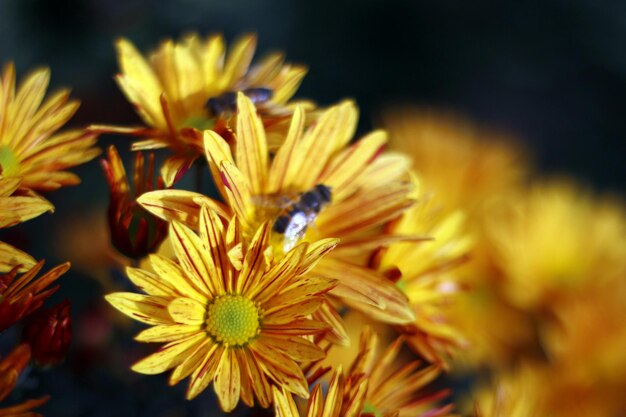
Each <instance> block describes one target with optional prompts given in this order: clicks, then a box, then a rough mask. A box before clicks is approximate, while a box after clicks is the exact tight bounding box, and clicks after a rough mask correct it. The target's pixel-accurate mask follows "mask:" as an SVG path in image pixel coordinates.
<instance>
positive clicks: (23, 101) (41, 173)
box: [0, 63, 100, 191]
mask: <svg viewBox="0 0 626 417" xmlns="http://www.w3.org/2000/svg"><path fill="white" fill-rule="evenodd" d="M49 79H50V71H48V70H47V69H40V70H36V71H34V72H33V73H31V74H30V75H29V76H28V77H27V78H26V79H25V80H24V81H23V82H22V83H21V84H20V86H19V88H18V89H17V91H16V89H15V68H14V66H13V64H12V63H9V64H8V65H6V66H5V67H4V71H3V73H2V80H1V81H0V169H1V171H0V176H2V178H21V183H20V187H22V188H27V189H30V190H35V191H50V190H55V189H57V188H59V187H62V186H66V185H75V184H78V183H79V182H80V179H79V178H78V177H77V176H76V175H75V174H73V173H71V172H68V171H64V170H65V169H67V168H71V167H73V166H76V165H79V164H82V163H84V162H87V161H89V160H91V159H93V158H94V157H96V156H97V155H98V154H99V153H100V150H99V149H97V148H94V147H93V145H94V144H95V142H96V138H97V135H96V134H95V133H87V132H85V131H83V130H69V131H66V132H62V133H56V131H57V130H58V129H60V128H61V127H62V126H63V125H64V124H65V123H67V121H68V120H69V119H70V118H71V117H72V115H73V114H74V113H75V112H76V110H77V109H78V106H79V103H78V102H77V101H75V100H69V94H70V93H69V90H61V91H59V92H57V93H55V94H54V95H52V97H49V98H48V99H47V100H45V101H43V100H44V96H45V94H46V89H47V87H48V81H49ZM68 100H69V101H68ZM42 102H43V103H42ZM55 133H56V134H55Z"/></svg>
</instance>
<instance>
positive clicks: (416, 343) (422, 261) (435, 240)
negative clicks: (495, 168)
mask: <svg viewBox="0 0 626 417" xmlns="http://www.w3.org/2000/svg"><path fill="white" fill-rule="evenodd" d="M412 181H413V183H414V184H415V189H414V191H413V198H415V199H416V200H417V201H418V203H417V204H415V205H413V206H412V207H410V208H409V209H408V210H406V211H405V212H404V213H403V214H402V216H401V217H400V218H399V219H398V220H396V221H394V222H392V223H391V224H390V226H389V232H390V233H391V234H393V235H423V236H430V237H431V238H432V240H430V241H426V242H400V243H394V244H391V245H390V246H389V248H388V249H387V250H385V251H384V252H383V253H382V256H381V257H380V260H379V269H380V270H381V271H383V272H384V273H385V275H387V276H389V277H394V276H395V278H398V281H397V285H398V287H399V288H401V289H402V291H403V292H404V294H406V296H407V297H408V299H409V302H410V304H411V307H412V308H413V310H414V312H415V317H416V319H415V321H413V322H412V323H409V324H406V325H403V326H398V330H399V331H400V332H401V333H403V334H404V335H405V336H406V338H407V342H408V343H409V344H410V345H411V347H412V348H413V349H414V350H415V351H416V352H417V353H419V354H420V355H421V356H422V357H424V358H425V359H426V360H428V361H430V362H437V363H440V364H442V365H446V363H447V358H448V357H449V356H450V355H452V354H453V353H454V350H455V348H457V347H459V346H461V345H463V344H464V343H465V342H464V340H465V338H464V336H463V335H462V334H461V332H460V330H459V328H457V327H455V326H453V325H451V324H450V323H449V321H448V319H447V317H446V316H447V314H448V307H449V305H450V304H451V303H452V302H455V300H456V298H457V297H456V294H457V292H458V290H459V282H458V281H459V277H458V276H457V274H458V272H457V271H458V268H457V267H458V266H459V265H460V264H462V263H463V262H465V261H466V260H467V256H468V253H469V251H470V249H471V247H472V239H471V238H470V237H469V236H468V233H467V230H466V229H467V225H466V224H465V223H466V222H465V215H464V213H463V212H461V211H460V210H459V211H456V212H453V213H451V214H446V213H445V212H442V209H441V207H440V206H439V205H438V201H437V198H436V196H433V195H429V194H428V193H427V192H424V191H423V190H422V185H421V184H420V181H419V180H418V178H417V176H415V175H413V176H412Z"/></svg>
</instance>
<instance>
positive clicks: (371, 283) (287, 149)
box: [139, 93, 415, 323]
mask: <svg viewBox="0 0 626 417" xmlns="http://www.w3.org/2000/svg"><path fill="white" fill-rule="evenodd" d="M237 107H238V111H239V114H238V116H237V126H236V129H235V150H234V154H233V153H232V152H231V149H230V147H229V145H228V144H227V143H226V142H225V141H224V139H223V138H222V137H220V136H219V135H217V134H216V133H215V132H213V131H209V130H207V131H205V132H204V146H205V152H206V156H207V160H208V163H209V167H210V169H211V172H212V174H213V178H214V180H215V182H216V184H217V186H218V188H219V190H220V192H221V194H222V196H223V197H224V199H225V200H226V202H227V203H228V206H229V207H230V209H231V210H232V211H233V212H234V213H235V214H236V215H237V217H238V218H239V219H240V220H241V226H242V233H243V235H244V236H247V237H248V238H249V237H250V236H251V235H252V234H253V232H254V231H255V230H256V228H257V227H258V225H259V224H262V223H263V222H266V221H272V222H273V226H272V229H273V230H272V243H273V247H274V253H275V255H276V256H280V254H281V253H284V252H288V251H289V249H291V247H293V246H294V245H295V244H297V243H298V242H300V241H310V242H314V241H316V240H318V239H320V238H330V237H333V238H340V239H341V243H340V245H339V246H338V247H337V249H336V250H335V251H333V252H332V253H331V254H330V256H327V257H325V258H324V259H322V260H321V261H320V263H319V264H318V266H317V267H316V268H315V275H318V276H323V277H326V278H329V279H336V280H338V282H339V283H338V285H337V287H336V288H335V289H334V290H333V291H332V295H333V296H336V297H338V298H340V299H341V301H342V302H343V303H345V304H347V305H349V306H350V307H353V308H356V309H358V310H361V311H364V312H365V313H367V314H369V315H370V316H371V317H374V318H376V319H378V320H381V321H385V322H389V323H408V322H410V321H412V320H413V319H414V316H413V312H412V310H411V308H410V306H409V305H408V302H407V299H406V297H405V296H404V295H403V294H402V292H401V291H400V290H399V289H398V288H397V287H396V286H395V285H394V284H393V283H392V282H390V281H389V280H388V279H387V278H385V277H384V276H383V275H382V274H380V273H378V272H377V271H375V270H373V269H371V268H369V267H368V265H367V256H368V254H371V253H373V251H374V250H375V249H376V248H378V247H381V246H384V245H386V244H388V243H389V242H394V241H398V240H402V239H413V238H415V237H413V236H411V237H407V236H397V235H390V234H388V233H386V232H385V231H384V230H383V225H384V224H385V223H386V222H388V221H389V220H391V219H393V218H396V217H398V216H399V215H400V214H401V213H402V212H403V211H404V210H405V209H406V208H407V207H409V206H410V205H411V204H413V200H412V198H411V196H410V195H409V193H410V190H411V188H412V186H411V184H410V183H409V182H408V181H405V180H404V179H403V178H404V176H405V175H406V172H407V168H408V166H407V161H406V159H404V158H402V157H401V156H397V155H386V154H382V155H381V150H382V148H383V146H384V144H385V142H386V134H385V133H384V132H382V131H376V132H373V133H371V134H369V135H367V136H366V137H364V138H363V139H361V140H359V141H357V142H356V143H354V144H352V145H349V142H350V139H351V138H352V135H353V133H354V130H355V128H356V122H357V110H356V108H355V106H354V104H353V103H352V102H350V101H347V102H344V103H341V104H339V105H337V106H334V107H332V108H330V109H328V110H326V111H325V112H323V114H322V115H321V116H320V118H319V120H318V121H317V122H316V123H315V124H314V125H313V126H311V127H309V128H308V129H306V130H305V129H304V118H305V116H304V110H303V109H302V108H301V107H297V108H296V110H295V112H294V115H293V118H292V119H291V124H290V127H289V132H288V134H287V136H286V138H285V140H284V143H283V145H282V146H280V147H279V148H278V150H277V151H276V153H275V154H273V153H271V152H270V151H269V150H268V143H267V136H266V131H265V129H264V128H263V124H262V121H261V118H260V117H259V116H258V115H257V111H256V109H255V106H254V104H253V102H252V101H251V100H250V99H249V98H247V97H246V96H244V95H243V94H241V93H240V94H239V97H238V103H237ZM193 195H194V194H190V195H189V196H188V198H187V202H188V204H186V205H185V206H184V207H182V208H180V207H181V203H180V199H178V198H177V197H174V198H173V197H170V195H168V192H167V191H162V192H152V193H146V194H144V195H143V196H142V197H141V198H140V199H139V202H140V203H141V204H142V205H143V206H144V207H146V208H147V209H148V210H150V211H152V212H153V213H155V214H156V215H158V216H161V217H164V218H167V219H171V218H174V219H181V220H182V219H183V218H186V219H187V220H191V219H193V216H191V215H190V214H189V213H190V212H191V213H193V212H194V211H195V212H197V211H198V206H197V205H196V207H195V209H193V205H194V204H193V201H192V200H191V197H190V196H193ZM196 196H197V195H196ZM195 198H199V197H195ZM190 226H192V227H197V224H193V223H190ZM305 232H306V233H305ZM325 314H326V316H327V318H328V319H329V320H333V321H335V322H337V321H338V319H339V318H338V316H337V314H336V313H335V312H334V311H333V310H332V309H330V308H329V309H326V310H325Z"/></svg>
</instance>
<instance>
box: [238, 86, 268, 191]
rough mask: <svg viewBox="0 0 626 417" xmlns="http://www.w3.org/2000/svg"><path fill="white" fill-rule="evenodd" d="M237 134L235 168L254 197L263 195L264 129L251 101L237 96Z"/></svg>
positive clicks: (241, 95) (264, 163)
mask: <svg viewBox="0 0 626 417" xmlns="http://www.w3.org/2000/svg"><path fill="white" fill-rule="evenodd" d="M237 109H238V111H239V113H238V115H237V134H236V144H235V146H236V150H235V157H236V160H237V168H239V170H240V172H241V174H242V175H243V176H244V178H246V182H247V183H248V185H249V186H250V191H251V192H252V193H253V194H254V195H260V194H263V193H264V191H265V184H266V181H267V175H268V168H267V164H268V153H267V140H266V138H265V129H264V128H263V123H262V122H261V118H260V117H259V116H258V115H257V112H256V108H255V107H254V104H253V103H252V101H251V100H250V99H249V98H248V97H246V96H245V95H244V94H243V93H238V94H237Z"/></svg>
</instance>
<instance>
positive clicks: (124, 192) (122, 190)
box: [101, 146, 167, 259]
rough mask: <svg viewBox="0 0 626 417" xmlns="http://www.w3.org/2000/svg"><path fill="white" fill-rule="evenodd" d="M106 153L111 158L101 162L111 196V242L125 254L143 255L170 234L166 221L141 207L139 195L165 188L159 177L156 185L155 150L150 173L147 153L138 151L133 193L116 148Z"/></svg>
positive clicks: (152, 250)
mask: <svg viewBox="0 0 626 417" xmlns="http://www.w3.org/2000/svg"><path fill="white" fill-rule="evenodd" d="M107 154H108V159H102V160H101V165H102V169H103V170H104V173H105V175H106V179H107V183H108V185H109V191H110V196H111V197H110V199H111V201H110V203H109V212H108V218H109V230H110V233H111V243H112V244H113V246H115V248H116V249H117V250H118V251H119V252H120V253H122V254H123V255H125V256H127V257H129V258H132V259H140V258H143V257H144V256H146V255H148V254H149V253H151V252H154V251H155V250H156V248H157V247H158V246H159V245H160V244H161V242H162V241H163V239H164V238H165V236H166V234H167V223H166V222H165V221H163V220H161V219H159V218H157V217H155V216H153V215H152V214H150V213H149V212H148V211H146V210H145V209H144V208H143V207H141V206H140V205H139V204H138V203H137V198H139V197H140V196H141V195H142V194H143V193H145V192H148V191H153V190H155V189H162V188H163V180H162V179H161V178H159V179H158V180H157V181H156V186H155V185H154V177H153V175H154V154H150V156H149V159H148V169H147V173H144V157H143V155H142V154H141V153H140V152H138V153H136V154H135V164H134V173H133V180H134V181H133V182H134V192H133V193H132V195H131V190H130V185H129V182H128V179H127V177H126V171H125V169H124V165H123V164H122V161H121V159H120V156H119V154H118V152H117V150H116V149H115V147H114V146H111V147H109V149H108V152H107Z"/></svg>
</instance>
